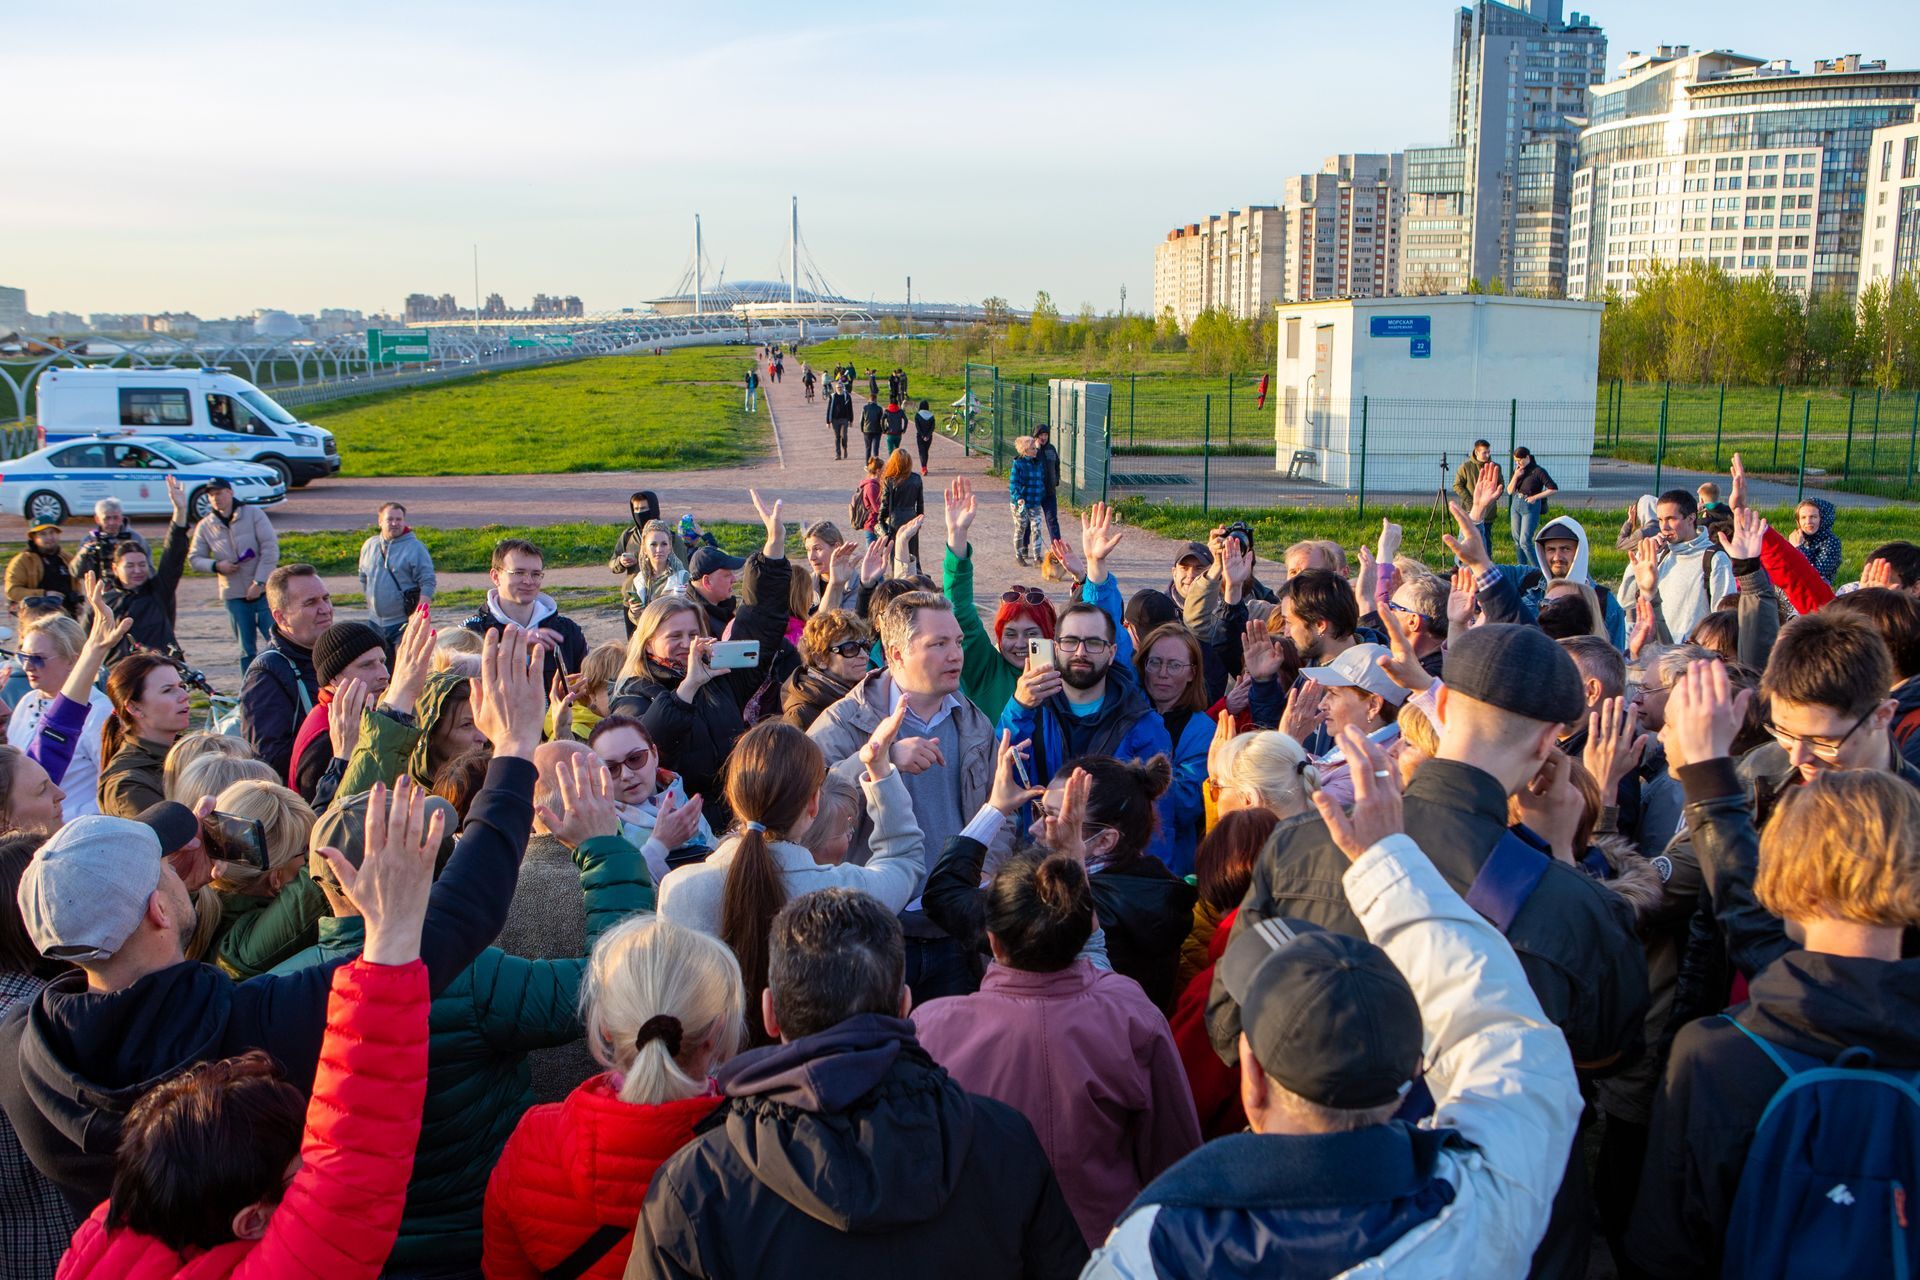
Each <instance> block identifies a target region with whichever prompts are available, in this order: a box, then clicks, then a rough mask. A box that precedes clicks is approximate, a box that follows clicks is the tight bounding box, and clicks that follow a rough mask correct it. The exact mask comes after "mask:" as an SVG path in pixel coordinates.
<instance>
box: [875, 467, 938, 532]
mask: <svg viewBox="0 0 1920 1280" xmlns="http://www.w3.org/2000/svg"><path fill="white" fill-rule="evenodd" d="M926 493H927V491H926V486H925V485H923V484H922V483H921V482H920V477H919V476H918V475H917V474H915V473H914V472H912V471H909V472H907V474H905V475H904V476H901V477H900V478H899V479H898V480H895V481H893V482H892V483H891V484H889V485H887V486H886V488H885V489H884V490H883V491H882V492H881V495H880V531H881V532H882V533H884V534H886V535H887V536H888V537H892V536H893V535H894V534H895V533H898V532H899V531H900V526H901V525H904V524H905V523H906V522H907V521H909V520H911V519H913V518H914V517H915V516H917V515H921V514H923V513H924V512H925V511H926V509H927V498H926Z"/></svg>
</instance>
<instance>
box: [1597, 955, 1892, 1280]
mask: <svg viewBox="0 0 1920 1280" xmlns="http://www.w3.org/2000/svg"><path fill="white" fill-rule="evenodd" d="M1732 1016H1733V1017H1735V1018H1736V1019H1738V1020H1739V1022H1740V1025H1741V1026H1743V1027H1746V1028H1747V1029H1748V1030H1750V1031H1752V1032H1753V1033H1754V1034H1755V1035H1758V1036H1760V1037H1761V1038H1762V1039H1765V1040H1767V1041H1769V1042H1770V1043H1772V1044H1775V1045H1779V1046H1782V1047H1784V1048H1787V1049H1789V1050H1793V1051H1795V1052H1798V1053H1803V1054H1807V1055H1809V1056H1810V1057H1814V1058H1818V1059H1820V1060H1822V1061H1824V1062H1831V1061H1832V1060H1833V1059H1834V1058H1835V1057H1837V1056H1839V1053H1840V1051H1841V1050H1842V1049H1845V1048H1848V1047H1850V1046H1853V1045H1860V1046H1863V1047H1865V1048H1868V1049H1871V1050H1873V1052H1874V1055H1875V1059H1876V1061H1875V1065H1876V1066H1880V1067H1883V1068H1886V1069H1888V1070H1893V1071H1901V1072H1911V1071H1913V1070H1914V1069H1915V1068H1917V1067H1920V960H1899V961H1885V960H1861V959H1855V958H1852V957H1847V956H1830V955H1820V954H1816V953H1813V952H1808V951H1793V952H1789V953H1788V954H1786V955H1783V956H1781V957H1780V958H1779V959H1778V960H1775V961H1774V962H1773V963H1772V964H1770V965H1768V966H1767V967H1766V968H1765V969H1764V970H1762V971H1761V972H1760V973H1759V974H1756V975H1755V976H1754V978H1753V981H1752V983H1751V985H1750V986H1749V988H1748V993H1747V1003H1746V1004H1745V1005H1744V1006H1742V1007H1741V1008H1740V1009H1738V1010H1736V1011H1735V1012H1734V1014H1733V1015H1732ZM1782 1081H1783V1077H1782V1076H1781V1074H1780V1071H1779V1068H1777V1067H1775V1066H1774V1065H1773V1063H1771V1062H1770V1061H1768V1060H1767V1058H1766V1056H1765V1055H1764V1054H1763V1053H1762V1052H1761V1050H1760V1048H1759V1046H1758V1045H1755V1044H1754V1043H1753V1042H1752V1041H1750V1040H1748V1039H1747V1037H1746V1036H1744V1035H1742V1034H1741V1033H1740V1032H1739V1031H1737V1030H1735V1029H1734V1028H1733V1027H1731V1026H1729V1025H1728V1024H1727V1022H1726V1021H1725V1020H1724V1019H1723V1018H1719V1017H1714V1018H1706V1019H1703V1020H1701V1021H1699V1022H1695V1023H1693V1024H1691V1025H1689V1026H1688V1027H1686V1028H1685V1029H1684V1030H1682V1031H1681V1032H1680V1034H1679V1036H1678V1037H1677V1038H1676V1039H1675V1040H1674V1044H1673V1059H1672V1061H1671V1062H1669V1063H1668V1065H1667V1074H1666V1079H1665V1082H1664V1083H1663V1085H1662V1087H1661V1090H1660V1096H1659V1097H1658V1098H1657V1099H1656V1100H1655V1102H1654V1110H1653V1127H1652V1131H1651V1136H1650V1140H1649V1143H1648V1146H1647V1158H1646V1164H1645V1166H1644V1167H1643V1169H1642V1172H1641V1177H1640V1194H1639V1200H1638V1202H1637V1203H1636V1204H1635V1205H1634V1210H1633V1218H1632V1221H1631V1224H1630V1226H1629V1227H1628V1230H1627V1251H1628V1253H1630V1254H1631V1255H1632V1256H1633V1259H1634V1261H1635V1262H1637V1263H1639V1264H1640V1266H1641V1267H1643V1268H1645V1270H1646V1271H1647V1272H1648V1273H1649V1274H1652V1275H1655V1276H1674V1277H1682V1276H1711V1275H1718V1274H1719V1272H1720V1245H1721V1240H1722V1239H1723V1238H1724V1237H1725V1235H1726V1226H1727V1219H1728V1217H1729V1216H1730V1215H1731V1213H1732V1210H1733V1200H1734V1195H1735V1193H1736V1192H1737V1191H1738V1190H1739V1185H1740V1173H1741V1169H1742V1168H1743V1167H1744V1165H1745V1163H1746V1158H1747V1148H1748V1147H1749V1146H1750V1145H1751V1143H1752V1141H1753V1134H1754V1129H1755V1128H1756V1127H1757V1126H1758V1125H1759V1123H1760V1116H1761V1113H1762V1112H1764V1111H1765V1110H1766V1107H1767V1103H1768V1101H1769V1100H1770V1099H1771V1098H1772V1097H1773V1094H1774V1091H1775V1090H1776V1089H1778V1088H1779V1087H1780V1085H1781V1083H1782Z"/></svg>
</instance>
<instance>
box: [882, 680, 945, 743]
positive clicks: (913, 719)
mask: <svg viewBox="0 0 1920 1280" xmlns="http://www.w3.org/2000/svg"><path fill="white" fill-rule="evenodd" d="M887 685H888V687H889V692H888V694H887V714H888V715H892V714H893V713H894V712H896V711H898V710H899V709H900V703H901V701H902V700H903V699H905V698H906V696H907V695H906V692H905V691H904V690H902V689H901V688H900V682H899V681H898V680H895V679H893V678H892V677H891V676H889V677H888V678H887ZM959 709H960V695H959V694H957V693H950V694H948V695H947V696H946V697H945V698H944V699H942V700H941V702H940V706H939V708H938V709H937V710H936V711H935V712H934V713H933V718H932V719H931V720H922V719H921V718H920V717H919V716H918V715H916V714H915V713H914V710H913V708H912V707H908V708H907V720H908V722H909V723H912V724H914V725H917V726H919V727H920V728H922V729H929V730H931V729H938V728H939V727H940V722H941V721H942V720H945V719H946V718H947V717H948V716H950V715H952V714H953V713H954V712H956V711H958V710H959Z"/></svg>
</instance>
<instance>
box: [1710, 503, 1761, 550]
mask: <svg viewBox="0 0 1920 1280" xmlns="http://www.w3.org/2000/svg"><path fill="white" fill-rule="evenodd" d="M1766 536H1767V521H1766V517H1764V516H1762V515H1761V514H1760V513H1759V512H1758V511H1755V510H1754V509H1753V508H1752V507H1738V508H1736V509H1735V510H1734V513H1733V532H1732V533H1731V534H1726V533H1723V534H1721V535H1720V546H1721V548H1722V549H1723V550H1725V551H1726V553H1727V558H1728V559H1729V560H1757V559H1759V558H1760V544H1761V543H1762V542H1763V541H1764V540H1765V539H1766Z"/></svg>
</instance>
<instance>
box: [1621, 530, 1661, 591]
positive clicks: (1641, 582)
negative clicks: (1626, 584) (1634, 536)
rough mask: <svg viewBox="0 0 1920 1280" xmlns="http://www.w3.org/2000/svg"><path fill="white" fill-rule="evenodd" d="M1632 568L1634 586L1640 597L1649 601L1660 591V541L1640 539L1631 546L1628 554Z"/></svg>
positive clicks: (1656, 539)
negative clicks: (1631, 548)
mask: <svg viewBox="0 0 1920 1280" xmlns="http://www.w3.org/2000/svg"><path fill="white" fill-rule="evenodd" d="M1629 560H1630V561H1631V563H1632V566H1633V581H1634V585H1635V586H1637V587H1639V589H1640V597H1641V598H1642V599H1644V600H1651V599H1653V598H1654V597H1655V596H1657V595H1658V594H1659V591H1660V539H1658V538H1642V539H1640V541H1638V542H1636V543H1634V544H1633V550H1632V552H1630V553H1629Z"/></svg>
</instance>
